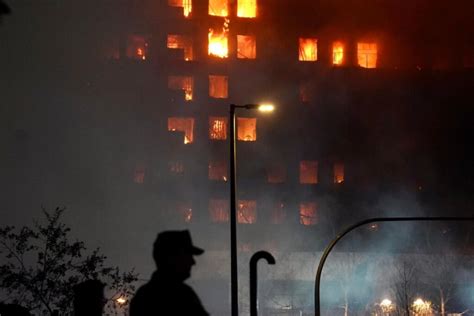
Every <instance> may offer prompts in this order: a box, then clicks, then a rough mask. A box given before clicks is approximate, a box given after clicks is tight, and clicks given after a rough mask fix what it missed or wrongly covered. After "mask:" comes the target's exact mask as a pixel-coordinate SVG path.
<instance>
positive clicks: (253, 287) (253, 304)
mask: <svg viewBox="0 0 474 316" xmlns="http://www.w3.org/2000/svg"><path fill="white" fill-rule="evenodd" d="M260 259H265V260H266V261H267V263H268V264H275V258H274V257H273V256H272V254H271V253H269V252H267V251H263V250H261V251H259V252H256V253H254V254H253V256H252V258H250V263H249V265H250V316H257V315H258V314H257V312H258V304H257V292H258V289H257V263H258V261H259V260H260Z"/></svg>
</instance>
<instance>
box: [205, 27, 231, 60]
mask: <svg viewBox="0 0 474 316" xmlns="http://www.w3.org/2000/svg"><path fill="white" fill-rule="evenodd" d="M208 40H209V45H208V54H209V56H214V57H219V58H227V57H229V47H228V32H227V31H226V30H225V29H223V30H222V31H221V32H217V31H214V29H209V34H208Z"/></svg>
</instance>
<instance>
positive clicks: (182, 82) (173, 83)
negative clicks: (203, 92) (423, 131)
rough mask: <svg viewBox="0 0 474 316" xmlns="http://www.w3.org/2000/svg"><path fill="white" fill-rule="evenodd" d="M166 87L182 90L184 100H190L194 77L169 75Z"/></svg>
mask: <svg viewBox="0 0 474 316" xmlns="http://www.w3.org/2000/svg"><path fill="white" fill-rule="evenodd" d="M168 88H169V89H172V90H183V91H184V100H186V101H192V99H193V88H194V79H193V77H189V76H169V77H168Z"/></svg>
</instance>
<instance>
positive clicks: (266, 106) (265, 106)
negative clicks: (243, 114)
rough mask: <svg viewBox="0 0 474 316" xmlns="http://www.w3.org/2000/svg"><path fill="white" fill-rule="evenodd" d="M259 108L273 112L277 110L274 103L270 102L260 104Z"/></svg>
mask: <svg viewBox="0 0 474 316" xmlns="http://www.w3.org/2000/svg"><path fill="white" fill-rule="evenodd" d="M258 110H259V111H260V112H273V110H275V107H274V106H273V104H270V103H262V104H260V105H259V106H258Z"/></svg>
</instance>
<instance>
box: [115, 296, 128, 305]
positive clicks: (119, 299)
mask: <svg viewBox="0 0 474 316" xmlns="http://www.w3.org/2000/svg"><path fill="white" fill-rule="evenodd" d="M126 302H127V300H126V299H125V298H124V297H122V296H120V297H119V298H117V303H119V304H125V303H126Z"/></svg>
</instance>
